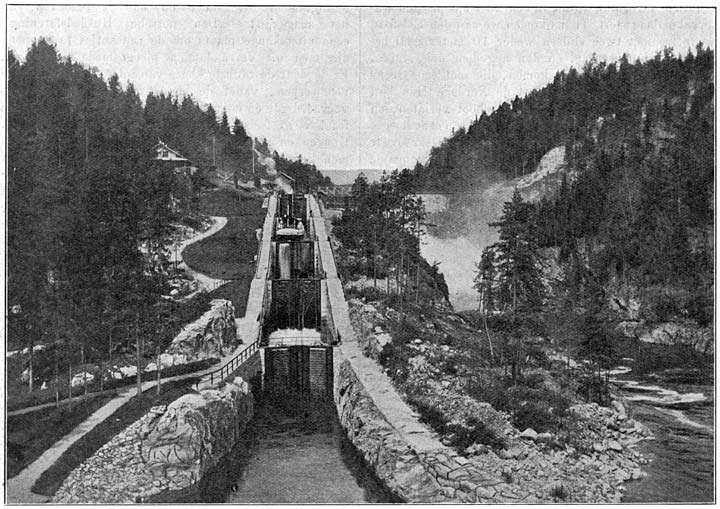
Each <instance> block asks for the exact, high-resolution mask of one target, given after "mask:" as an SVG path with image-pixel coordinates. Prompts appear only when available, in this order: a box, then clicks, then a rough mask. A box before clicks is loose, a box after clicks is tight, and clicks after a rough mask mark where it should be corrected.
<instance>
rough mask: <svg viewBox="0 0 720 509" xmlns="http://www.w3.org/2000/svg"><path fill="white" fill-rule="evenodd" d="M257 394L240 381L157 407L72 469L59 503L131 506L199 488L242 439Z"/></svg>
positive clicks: (235, 380) (62, 489) (62, 488)
mask: <svg viewBox="0 0 720 509" xmlns="http://www.w3.org/2000/svg"><path fill="white" fill-rule="evenodd" d="M252 416H253V395H252V392H251V391H250V387H249V386H248V384H247V382H245V381H244V380H243V379H242V378H240V377H237V378H235V379H234V380H233V382H231V383H228V384H225V385H224V386H223V387H222V388H219V389H208V390H203V391H201V392H199V393H191V394H187V395H185V396H182V397H181V398H179V399H177V400H175V401H174V402H173V403H171V404H170V405H167V407H164V406H160V407H155V408H153V409H152V410H151V411H150V412H149V413H148V414H146V415H145V416H143V417H142V418H141V419H139V420H138V421H136V422H135V423H134V424H132V425H131V426H130V427H128V428H127V429H126V430H125V431H123V432H122V433H120V434H119V435H117V436H116V437H114V438H113V439H112V440H110V441H109V442H108V443H106V444H105V445H104V446H103V447H101V448H100V449H99V450H98V451H97V452H96V453H95V454H94V455H93V456H92V457H90V458H89V459H87V460H86V461H85V462H84V463H83V464H82V465H80V466H79V467H77V468H76V469H75V470H73V471H72V472H71V473H70V475H69V476H68V477H67V478H66V479H65V481H64V482H63V484H62V486H60V489H59V490H58V491H57V493H56V494H55V496H54V497H53V500H52V503H55V504H82V503H93V504H127V503H133V502H140V501H145V500H147V499H148V498H149V497H152V496H154V495H158V494H160V493H162V492H167V491H174V490H183V489H185V488H188V487H191V486H193V485H194V484H196V483H197V482H198V481H199V480H200V479H201V478H202V476H203V475H204V474H205V473H206V472H207V471H208V470H209V469H210V468H212V467H213V466H215V465H216V464H217V463H218V462H219V461H220V459H221V458H223V457H224V456H225V455H227V454H228V453H229V452H230V450H231V449H232V448H233V447H234V446H235V444H236V443H237V442H238V440H239V439H240V437H241V435H242V432H243V430H244V429H245V426H246V424H247V423H248V422H249V421H250V419H251V418H252Z"/></svg>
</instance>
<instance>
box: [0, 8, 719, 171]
mask: <svg viewBox="0 0 720 509" xmlns="http://www.w3.org/2000/svg"><path fill="white" fill-rule="evenodd" d="M6 22H7V27H6V34H7V44H8V49H10V50H12V51H14V52H15V54H16V55H17V56H19V57H20V58H21V59H22V58H23V57H24V55H25V53H26V52H27V49H28V48H29V47H30V45H31V43H32V41H33V40H34V39H37V38H38V37H41V36H42V37H45V38H47V39H49V40H51V41H52V42H54V43H55V44H56V46H57V49H58V51H59V52H60V53H61V54H62V55H63V56H70V57H72V58H73V60H75V61H79V62H81V63H83V64H85V65H86V66H90V67H94V68H96V69H97V70H98V71H99V72H102V73H103V75H104V76H105V77H106V78H107V77H109V76H110V75H112V74H113V73H117V74H118V75H119V76H120V80H121V82H122V83H127V82H132V83H133V85H134V86H135V88H136V90H137V91H138V92H139V93H140V95H141V97H142V98H143V99H144V97H145V96H146V95H147V93H148V92H150V91H155V92H160V91H165V92H173V93H176V94H179V95H184V94H191V95H192V96H193V97H194V98H195V99H196V100H197V101H198V102H200V104H203V105H206V104H212V105H213V107H214V108H215V109H216V111H218V113H220V112H221V111H222V110H223V109H226V110H227V113H228V116H229V117H230V121H231V122H232V120H233V118H235V117H237V118H239V119H240V120H241V121H242V122H243V124H244V125H245V127H246V129H247V131H248V133H249V134H250V135H252V136H255V137H257V138H259V139H262V138H267V140H268V142H269V143H270V145H271V146H272V148H274V149H275V150H277V151H278V152H280V153H283V154H285V155H286V156H288V157H291V158H295V157H296V156H297V155H302V157H303V160H305V161H309V162H312V163H314V164H316V165H317V167H318V168H319V169H320V170H322V169H360V168H377V169H388V170H392V169H395V168H404V167H412V166H414V164H415V162H416V161H418V160H419V161H421V162H425V161H426V160H427V157H428V155H429V151H430V148H431V147H432V146H433V145H437V144H439V143H440V142H441V141H442V140H443V138H445V137H447V136H449V135H450V134H451V131H452V129H453V128H458V127H460V126H467V125H468V124H469V123H470V122H472V120H473V119H474V118H475V116H476V115H479V114H480V113H481V112H482V111H483V110H486V111H488V112H490V111H492V110H493V109H494V108H495V107H497V106H498V105H499V104H501V103H502V102H503V101H506V100H511V99H512V98H514V97H515V96H516V95H519V96H523V95H524V94H526V93H528V92H530V91H531V90H532V89H533V88H540V87H542V86H544V85H545V84H547V83H548V82H550V81H552V79H553V76H554V75H555V73H556V72H557V71H559V70H563V69H565V70H566V69H568V68H570V67H571V66H574V67H575V68H581V67H582V65H583V64H584V63H585V62H586V61H587V60H589V59H590V58H591V57H592V55H593V54H596V56H597V59H598V60H606V61H613V60H617V59H618V58H620V56H621V55H622V54H623V53H627V54H628V55H629V56H630V58H631V60H633V61H634V60H635V59H636V58H640V59H643V60H644V59H647V58H652V57H653V56H654V55H655V53H657V52H658V51H660V50H662V49H663V48H664V47H673V48H674V49H675V51H676V52H677V53H681V54H683V55H684V54H686V53H687V52H688V50H689V49H691V48H693V49H694V48H695V46H696V44H697V43H698V42H699V41H702V42H704V43H705V46H710V47H711V48H715V12H714V10H713V9H711V8H705V9H675V8H655V9H648V8H638V9H621V8H611V9H589V8H582V9H544V8H534V9H527V8H525V9H521V8H502V9H489V8H381V7H335V8H332V7H315V8H310V7H199V6H195V7H168V6H155V7H146V6H74V7H73V6H30V5H25V6H22V5H14V6H10V5H9V6H7V19H6ZM178 149H179V150H181V147H180V148H178Z"/></svg>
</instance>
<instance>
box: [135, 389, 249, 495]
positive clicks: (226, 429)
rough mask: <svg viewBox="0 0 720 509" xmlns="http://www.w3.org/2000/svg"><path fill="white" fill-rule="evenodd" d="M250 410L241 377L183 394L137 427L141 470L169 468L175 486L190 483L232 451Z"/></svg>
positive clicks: (160, 472) (156, 473) (162, 473)
mask: <svg viewBox="0 0 720 509" xmlns="http://www.w3.org/2000/svg"><path fill="white" fill-rule="evenodd" d="M252 413H253V396H252V393H251V392H250V388H249V386H248V384H247V383H246V382H245V381H244V380H243V379H242V378H236V379H235V380H234V381H233V382H232V383H229V384H227V385H225V386H224V387H223V388H221V389H211V390H207V391H203V392H201V393H199V394H198V393H195V394H186V395H185V396H183V397H181V398H179V399H177V400H175V401H174V402H173V403H171V404H170V405H168V407H167V409H166V410H165V412H164V413H163V414H162V415H157V414H156V415H155V417H154V418H152V419H151V420H149V422H147V423H146V424H145V425H144V426H143V428H142V429H141V430H140V432H139V435H140V439H141V447H140V450H141V451H142V459H143V461H144V462H145V468H146V469H147V471H149V472H150V473H151V474H152V476H153V477H154V478H165V477H167V475H168V471H172V472H173V482H174V483H175V484H176V485H177V486H178V487H179V489H182V488H186V487H188V486H190V485H192V484H193V483H195V482H197V481H198V480H199V479H200V478H201V477H202V476H203V474H204V473H205V472H207V470H208V469H210V468H211V467H213V466H214V465H215V464H217V462H218V461H219V460H220V458H222V457H223V456H225V455H226V454H227V453H229V452H230V450H231V449H232V448H233V446H234V445H235V444H236V443H237V441H238V438H239V434H240V432H241V430H242V429H244V427H245V424H247V422H248V421H249V420H250V418H251V417H252Z"/></svg>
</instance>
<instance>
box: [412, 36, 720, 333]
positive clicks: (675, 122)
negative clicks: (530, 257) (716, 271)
mask: <svg viewBox="0 0 720 509" xmlns="http://www.w3.org/2000/svg"><path fill="white" fill-rule="evenodd" d="M713 65H714V52H713V51H712V50H711V49H706V48H704V47H703V45H702V44H699V45H698V46H697V48H696V51H695V53H692V52H690V53H688V54H687V55H686V56H684V57H682V56H678V55H675V54H674V53H673V51H672V50H671V49H665V50H664V51H663V52H662V53H658V54H657V55H656V57H655V58H654V59H652V60H649V61H646V62H640V61H637V62H635V63H630V62H629V61H628V59H627V58H626V57H623V58H622V59H620V61H619V62H613V63H609V64H608V63H606V62H597V61H596V60H595V59H592V60H591V61H589V62H588V63H587V64H586V65H585V66H584V68H583V69H582V71H581V72H578V71H576V70H574V69H570V70H569V71H567V72H565V71H563V72H559V73H557V74H556V76H555V79H554V80H553V82H552V83H551V84H549V85H547V86H546V87H544V88H542V89H541V90H534V91H532V92H530V93H529V94H528V95H526V96H525V97H524V98H522V99H520V98H516V99H515V100H514V101H512V103H503V104H502V105H500V106H499V107H498V108H497V109H496V110H495V111H493V112H492V113H491V114H486V113H484V112H483V114H482V115H481V116H480V118H478V119H476V120H475V121H474V122H473V123H472V124H471V125H470V126H469V127H468V128H467V129H464V128H462V129H459V130H457V131H455V132H454V133H453V135H452V136H451V137H450V138H448V139H446V140H445V141H444V142H443V143H442V144H441V145H440V146H439V147H435V148H433V149H432V151H431V155H430V158H429V160H428V162H427V164H426V165H420V164H418V165H417V166H416V168H415V170H414V174H415V175H416V179H417V182H418V185H419V187H420V188H423V189H434V190H439V191H445V192H448V191H450V192H454V191H466V190H467V189H472V188H481V187H482V186H483V184H484V183H487V182H489V181H496V180H499V179H508V178H513V177H516V176H519V175H523V174H526V173H528V172H530V171H532V170H533V169H534V168H535V166H536V164H537V162H538V160H539V158H540V157H541V156H542V155H543V154H545V153H546V152H547V151H548V150H549V149H551V148H553V147H558V146H560V147H565V149H566V150H565V154H566V156H565V159H566V160H565V168H566V173H565V178H564V179H563V180H562V184H561V185H560V186H559V188H558V189H557V190H556V192H555V194H554V196H550V197H544V198H543V199H542V200H541V202H539V203H536V204H534V207H533V212H532V213H531V214H526V216H527V217H526V218H525V220H524V221H525V222H526V223H527V225H525V226H523V228H526V227H527V228H530V229H531V230H532V235H531V237H532V242H533V243H536V244H537V245H538V246H539V247H543V248H555V249H554V250H550V251H547V253H556V254H557V255H558V256H557V257H555V256H553V258H556V259H553V260H551V263H555V262H559V265H560V268H561V269H562V270H561V276H562V277H561V280H560V281H561V282H562V285H560V286H559V287H558V288H557V290H558V291H559V292H560V293H563V292H569V293H567V294H565V296H566V297H571V296H572V298H571V299H570V302H573V303H576V304H578V305H585V306H592V305H593V304H592V303H589V302H587V301H583V300H582V299H579V297H582V298H590V296H591V294H592V298H591V300H592V301H595V302H597V301H598V299H600V300H604V301H605V302H607V303H612V305H613V306H614V307H615V308H616V310H618V311H621V313H622V314H623V315H624V316H625V317H626V318H629V319H632V320H638V319H640V320H641V321H644V320H648V321H650V322H661V321H667V320H687V319H691V320H693V321H695V322H697V323H699V324H701V325H706V324H708V323H709V322H710V320H711V319H712V277H713V274H712V260H713V242H714V239H713V238H712V227H713V199H714V196H713V171H714V141H713V140H714V138H713V132H714V116H715V112H714V103H713V94H714V78H713ZM496 219H497V218H487V222H491V221H494V220H496ZM479 255H480V253H478V256H477V259H478V261H479V259H480V256H479ZM489 256H490V253H487V256H486V257H485V258H484V261H483V265H484V266H485V267H486V268H487V267H488V261H489V258H488V257H489ZM481 279H482V278H481ZM495 284H497V285H501V282H500V281H497V282H496V283H495ZM598 292H600V293H598ZM621 294H622V295H621ZM578 299H579V300H578ZM581 303H582V304H581ZM638 306H639V311H638ZM491 307H492V306H491ZM631 308H634V309H631Z"/></svg>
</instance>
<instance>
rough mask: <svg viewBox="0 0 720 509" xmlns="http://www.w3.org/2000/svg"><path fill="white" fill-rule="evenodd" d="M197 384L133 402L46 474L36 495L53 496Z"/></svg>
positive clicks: (170, 387)
mask: <svg viewBox="0 0 720 509" xmlns="http://www.w3.org/2000/svg"><path fill="white" fill-rule="evenodd" d="M195 381H196V380H195V379H188V380H182V381H179V382H172V383H169V384H166V385H163V387H162V392H161V394H160V395H159V396H158V395H157V393H156V390H155V388H152V389H149V390H147V391H145V392H144V393H143V394H141V395H140V396H135V397H134V398H132V399H131V400H130V401H128V402H127V403H126V404H125V405H123V406H122V407H120V408H118V409H117V410H116V411H115V412H114V413H113V414H112V415H110V416H109V417H108V418H107V419H105V420H104V421H103V422H102V423H100V424H98V425H97V426H96V427H95V428H94V429H92V430H91V431H90V432H89V433H87V434H86V435H85V436H84V437H83V438H82V440H78V441H77V442H75V444H73V445H72V446H71V447H70V448H69V449H68V450H67V451H65V453H64V454H63V455H62V456H60V458H59V459H58V460H57V461H56V462H55V463H54V464H53V465H52V467H50V468H49V469H48V470H46V471H45V472H43V474H42V475H41V476H40V478H39V479H38V480H37V481H36V482H35V485H34V486H33V488H32V491H33V492H35V493H38V494H41V495H46V496H52V495H53V494H54V493H55V492H56V491H57V489H58V488H59V487H60V485H61V484H62V482H63V480H65V478H66V477H67V476H68V475H69V474H70V472H72V471H73V469H75V468H76V467H78V466H79V465H80V464H82V463H83V462H84V461H85V460H86V459H87V458H89V457H90V456H92V455H93V454H95V452H96V451H97V450H98V449H100V447H102V446H103V445H105V444H106V443H107V442H108V441H110V439H112V438H113V437H114V436H115V435H117V434H118V433H120V432H121V431H123V430H124V429H125V428H127V427H128V426H129V425H130V424H132V423H133V422H135V421H136V420H138V419H139V418H140V417H142V416H143V415H145V414H146V413H147V412H148V411H149V410H150V408H152V407H153V406H157V405H167V404H169V403H172V402H173V401H175V400H176V399H178V398H179V397H180V396H183V395H184V394H187V393H189V392H191V391H192V390H193V389H192V386H193V384H194V383H195Z"/></svg>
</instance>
